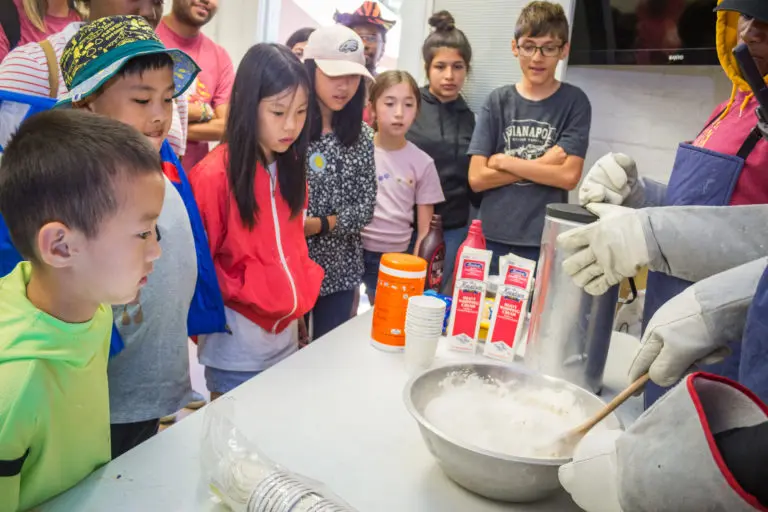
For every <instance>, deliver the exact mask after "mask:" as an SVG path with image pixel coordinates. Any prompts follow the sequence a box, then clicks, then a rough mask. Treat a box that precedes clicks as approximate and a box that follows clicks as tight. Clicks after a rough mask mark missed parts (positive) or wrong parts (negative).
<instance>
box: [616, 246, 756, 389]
mask: <svg viewBox="0 0 768 512" xmlns="http://www.w3.org/2000/svg"><path fill="white" fill-rule="evenodd" d="M766 264H768V258H761V259H759V260H755V261H753V262H750V263H747V264H745V265H741V266H739V267H736V268H733V269H731V270H727V271H725V272H722V273H720V274H716V275H714V276H712V277H709V278H707V279H704V280H702V281H699V282H698V283H696V284H694V285H692V286H690V287H688V288H686V289H685V290H684V291H683V292H682V293H681V294H679V295H677V296H675V297H673V298H672V299H670V300H669V301H668V302H667V303H665V304H664V305H663V306H662V307H661V308H659V310H658V311H657V312H656V314H655V315H653V317H652V318H651V320H650V322H649V323H648V326H647V327H646V329H645V333H644V334H643V339H642V344H641V346H640V348H639V350H638V352H637V354H636V355H635V359H634V361H633V362H632V365H631V366H630V369H629V380H630V381H632V382H634V380H635V379H637V378H639V377H640V376H641V375H643V374H645V373H646V372H648V373H649V374H650V377H651V380H652V381H653V382H655V383H656V384H658V385H659V386H662V387H669V386H672V385H673V384H675V383H676V382H678V381H679V380H680V379H681V378H682V377H683V375H685V373H687V372H688V371H689V370H690V369H691V367H693V366H694V365H696V364H697V363H701V364H715V363H718V362H720V361H722V360H723V359H724V358H725V357H727V356H728V354H729V353H730V349H729V348H728V344H729V343H730V342H734V341H740V340H741V337H742V334H743V331H744V325H745V323H746V320H747V312H748V311H749V307H750V305H751V304H752V299H753V297H754V295H755V291H756V289H757V284H758V282H759V281H760V277H761V276H762V275H763V272H764V271H765V268H766Z"/></svg>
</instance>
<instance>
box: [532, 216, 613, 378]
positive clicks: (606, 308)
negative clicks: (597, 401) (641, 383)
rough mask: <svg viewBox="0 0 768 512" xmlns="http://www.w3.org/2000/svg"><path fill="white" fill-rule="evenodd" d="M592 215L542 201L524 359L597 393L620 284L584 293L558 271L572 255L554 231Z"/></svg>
mask: <svg viewBox="0 0 768 512" xmlns="http://www.w3.org/2000/svg"><path fill="white" fill-rule="evenodd" d="M596 220H598V218H597V216H595V215H593V214H592V213H590V212H589V211H588V210H587V209H585V208H583V207H581V206H578V205H573V204H550V205H548V206H547V214H546V218H545V223H544V233H543V234H542V238H541V255H540V257H539V263H538V266H537V272H536V274H537V276H536V283H535V288H534V297H533V307H532V309H531V320H530V324H529V327H528V341H527V346H526V349H525V364H526V366H528V367H529V368H532V369H534V370H536V371H539V372H541V373H543V374H545V375H551V376H553V377H559V378H561V379H565V380H567V381H569V382H572V383H574V384H576V385H577V386H581V387H583V388H585V389H587V390H589V391H592V392H594V393H599V392H600V391H601V389H602V386H603V372H604V370H605V362H606V360H607V358H608V348H609V345H610V341H611V332H612V330H613V318H614V314H615V312H616V303H617V301H618V296H619V287H618V286H614V287H613V288H611V289H610V290H609V291H608V292H607V293H605V294H604V295H601V296H599V297H594V296H592V295H589V294H588V293H586V292H585V291H583V290H582V289H580V288H579V287H578V286H576V285H575V284H574V283H573V280H572V279H571V277H570V276H569V275H568V274H566V272H565V271H564V270H563V260H565V259H566V258H567V257H568V256H570V255H571V254H570V253H568V252H567V251H564V250H562V249H559V248H558V247H557V237H558V235H560V234H561V233H565V232H566V231H570V230H571V229H575V228H578V227H580V226H584V225H586V224H590V223H592V222H595V221H596Z"/></svg>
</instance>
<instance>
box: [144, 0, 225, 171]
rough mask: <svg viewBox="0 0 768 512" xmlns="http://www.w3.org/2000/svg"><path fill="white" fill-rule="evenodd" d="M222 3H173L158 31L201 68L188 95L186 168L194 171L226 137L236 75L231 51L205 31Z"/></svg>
mask: <svg viewBox="0 0 768 512" xmlns="http://www.w3.org/2000/svg"><path fill="white" fill-rule="evenodd" d="M218 7H219V1H218V0H173V8H172V10H171V13H170V14H169V15H168V16H165V17H164V18H163V19H162V21H161V22H160V25H158V27H157V35H158V36H159V37H160V40H161V41H162V42H163V44H165V46H167V47H168V48H178V49H180V50H182V51H183V52H184V53H186V54H187V55H189V56H190V57H192V59H193V60H194V61H195V62H197V64H198V65H199V66H200V69H201V71H200V74H199V75H197V80H195V82H194V83H193V84H192V86H191V87H190V88H189V90H188V91H187V99H188V100H189V133H188V135H187V150H186V152H185V153H184V159H183V160H182V164H183V165H184V168H185V169H188V170H191V169H192V167H194V166H195V164H197V163H198V162H199V161H200V160H202V159H203V158H204V157H205V155H207V154H208V151H209V143H210V142H218V141H220V140H221V139H222V137H223V136H224V130H225V127H226V124H227V112H228V111H229V97H230V94H231V92H232V84H233V83H234V81H235V72H234V68H233V67H232V59H230V57H229V54H228V53H227V51H226V50H225V49H224V48H223V47H222V46H220V45H218V44H216V43H215V42H213V40H212V39H211V38H209V37H207V36H206V35H204V34H203V33H202V31H201V29H202V27H203V26H204V25H205V24H207V23H208V22H209V21H211V20H212V19H213V17H214V16H215V15H216V11H217V10H218Z"/></svg>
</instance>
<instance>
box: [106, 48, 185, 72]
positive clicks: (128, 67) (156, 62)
mask: <svg viewBox="0 0 768 512" xmlns="http://www.w3.org/2000/svg"><path fill="white" fill-rule="evenodd" d="M164 68H171V69H173V59H172V58H171V56H170V55H168V54H167V53H151V54H149V55H139V56H138V57H134V58H132V59H130V60H128V61H127V62H126V63H125V64H123V67H122V68H120V71H118V72H117V74H116V75H115V76H119V77H124V76H127V75H136V74H138V75H139V76H141V75H143V74H144V72H145V71H154V70H156V69H164Z"/></svg>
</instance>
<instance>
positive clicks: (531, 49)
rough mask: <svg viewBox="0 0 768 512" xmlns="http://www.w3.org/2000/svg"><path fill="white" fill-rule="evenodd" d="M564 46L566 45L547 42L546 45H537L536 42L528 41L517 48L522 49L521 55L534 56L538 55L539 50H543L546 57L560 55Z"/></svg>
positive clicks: (542, 52)
mask: <svg viewBox="0 0 768 512" xmlns="http://www.w3.org/2000/svg"><path fill="white" fill-rule="evenodd" d="M563 46H565V45H564V44H561V45H554V44H547V45H544V46H536V45H535V44H529V43H526V44H524V45H522V46H518V47H517V48H518V50H519V51H520V55H522V56H523V57H533V56H534V55H536V52H537V51H539V52H541V54H542V55H543V56H544V57H559V56H560V52H561V51H562V50H563Z"/></svg>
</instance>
